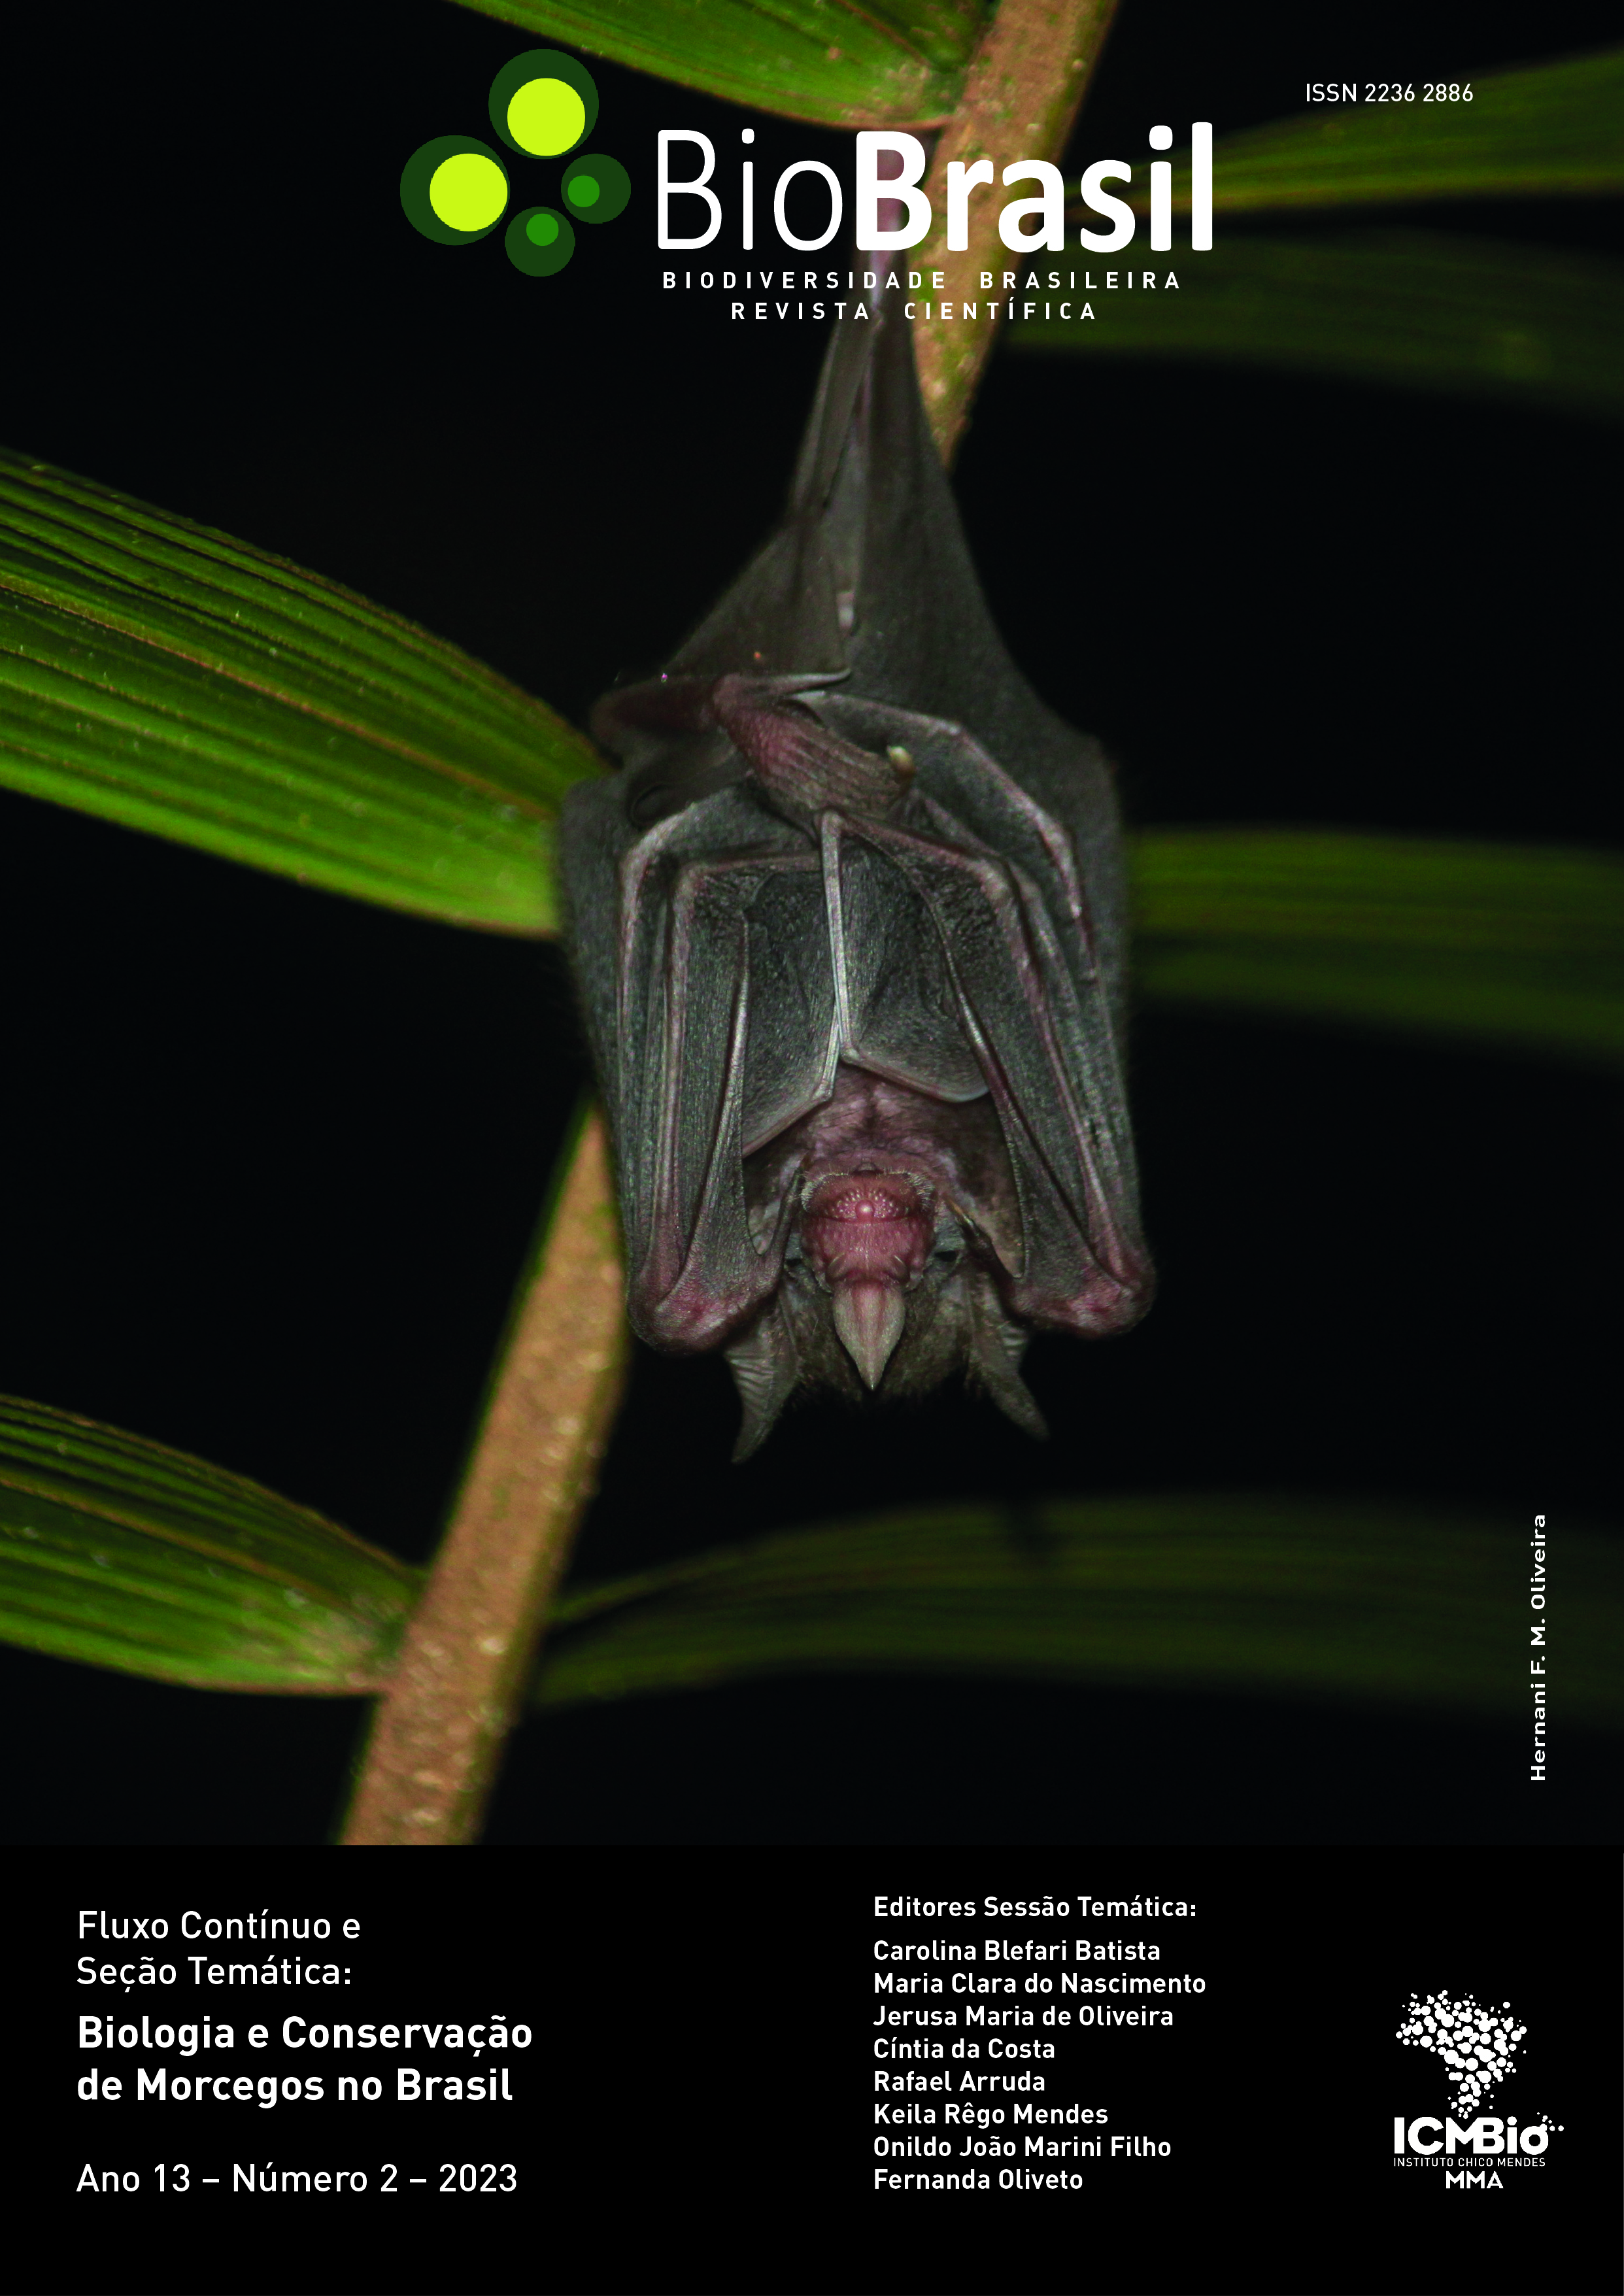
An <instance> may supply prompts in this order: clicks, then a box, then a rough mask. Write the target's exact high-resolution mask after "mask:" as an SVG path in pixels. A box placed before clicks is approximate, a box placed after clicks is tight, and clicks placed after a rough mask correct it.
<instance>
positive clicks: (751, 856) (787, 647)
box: [562, 291, 1153, 1458]
mask: <svg viewBox="0 0 1624 2296" xmlns="http://www.w3.org/2000/svg"><path fill="white" fill-rule="evenodd" d="M859 308H861V307H860V306H859ZM591 722H592V730H593V733H594V735H595V738H596V739H597V741H598V742H600V744H601V745H602V746H603V748H604V749H606V750H608V751H610V752H611V755H613V756H614V757H615V758H618V759H619V764H620V771H619V773H618V774H616V775H611V776H605V777H604V778H603V780H601V781H597V782H593V783H585V784H581V785H578V786H577V787H576V788H575V789H573V790H572V791H570V796H569V798H568V799H567V801H566V804H565V808H564V816H563V824H562V858H563V868H564V880H565V892H566V906H567V912H568V924H567V931H568V933H569V938H570V954H571V959H572V964H573V968H574V972H575V978H576V981H577V985H578V991H579V995H580V1000H581V1004H582V1006H583V1009H584V1012H585V1015H586V1026H587V1032H588V1035H589V1037H590V1039H591V1043H592V1048H593V1054H594V1059H595V1064H596V1069H597V1074H598V1078H599V1082H600V1085H601V1087H602V1090H603V1097H604V1101H605V1103H606V1106H607V1109H608V1112H609V1119H610V1129H611V1137H612V1141H613V1147H614V1156H615V1163H616V1169H617V1176H618V1182H619V1198H620V1209H621V1214H622V1218H623V1220H624V1224H625V1231H626V1243H627V1269H628V1301H627V1306H628V1313H629V1315H630V1318H631V1322H632V1324H633V1327H634V1329H635V1330H636V1332H637V1333H639V1334H640V1335H641V1336H642V1337H643V1338H644V1340H646V1341H649V1343H650V1344H651V1345H652V1346H653V1347H656V1348H660V1349H668V1350H673V1351H677V1352H680V1353H687V1352H690V1351H694V1350H699V1349H710V1348H720V1349H723V1350H724V1351H725V1353H726V1359H727V1362H728V1364H729V1366H730V1367H731V1369H732V1372H733V1375H734V1381H735V1382H736V1384H737V1387H738V1390H739V1395H740V1399H741V1402H742V1406H743V1422H742V1429H741V1432H740V1436H739V1442H738V1447H737V1449H736V1450H735V1453H734V1456H735V1458H745V1457H748V1456H749V1455H750V1452H752V1451H753V1450H754V1449H755V1448H756V1447H757V1446H758V1445H759V1443H760V1442H761V1441H762V1440H763V1439H764V1438H765V1436H766V1435H767V1431H768V1430H769V1429H770V1428H771V1426H772V1424H773V1423H774V1421H775V1418H776V1417H777V1415H778V1413H779V1412H780V1410H781V1409H782V1408H783V1405H784V1404H785V1402H786V1401H787V1400H788V1399H789V1398H790V1397H791V1394H793V1393H794V1392H795V1391H796V1390H798V1389H800V1388H801V1387H807V1388H811V1389H823V1390H834V1391H836V1392H837V1393H842V1394H845V1395H847V1396H849V1397H851V1398H865V1397H866V1396H868V1395H871V1394H874V1395H878V1396H879V1397H881V1398H890V1397H896V1396H904V1395H909V1394H917V1393H920V1392H922V1391H923V1390H927V1389H929V1388H931V1387H933V1386H934V1385H936V1384H937V1383H938V1382H939V1381H941V1380H942V1379H944V1378H945V1377H947V1375H948V1374H951V1373H952V1372H953V1371H954V1370H956V1369H959V1370H962V1371H963V1372H964V1374H966V1375H967V1376H968V1378H969V1379H970V1380H971V1382H972V1384H973V1385H975V1386H978V1387H979V1388H980V1389H981V1390H984V1391H985V1392H986V1393H987V1394H988V1396H989V1397H990V1398H991V1399H992V1400H993V1401H994V1402H995V1403H997V1405H999V1406H1001V1407H1002V1409H1003V1410H1004V1411H1005V1412H1006V1413H1007V1414H1008V1415H1009V1416H1010V1417H1011V1418H1012V1419H1013V1420H1014V1421H1015V1422H1016V1423H1018V1424H1019V1425H1021V1426H1022V1427H1024V1428H1026V1429H1027V1430H1028V1431H1030V1432H1031V1433H1034V1434H1042V1433H1043V1431H1044V1428H1043V1422H1042V1420H1041V1418H1040V1416H1039V1415H1038V1408H1037V1406H1036V1404H1035V1403H1034V1401H1033V1399H1032V1397H1031V1395H1030V1393H1029V1390H1028V1389H1027V1387H1026V1385H1025V1383H1024V1382H1023V1381H1022V1379H1021V1368H1020V1366H1021V1357H1022V1355H1023V1353H1024V1351H1025V1348H1026V1345H1027V1341H1028V1339H1029V1336H1030V1334H1031V1333H1033V1332H1035V1331H1064V1332H1072V1333H1078V1334H1079V1335H1080V1336H1082V1337H1084V1338H1100V1337H1103V1336H1104V1335H1105V1334H1107V1333H1113V1332H1119V1331H1122V1330H1124V1329H1126V1327H1127V1326H1128V1324H1132V1323H1134V1322H1135V1321H1136V1319H1137V1318H1138V1317H1139V1316H1141V1315H1142V1314H1143V1313H1144V1309H1145V1308H1146V1307H1147V1306H1148V1305H1149V1303H1150V1298H1151V1292H1152V1283H1153V1279H1152V1272H1151V1266H1150V1260H1149V1258H1148V1255H1147V1253H1146V1251H1145V1248H1144V1242H1143V1239H1142V1236H1141V1234H1140V1227H1139V1217H1138V1208H1137V1185H1136V1175H1135V1168H1134V1154H1133V1141H1132V1136H1131V1132H1130V1129H1129V1124H1128V1106H1127V1101H1126V1098H1125V1095H1124V1091H1123V1080H1122V1060H1121V1046H1122V1041H1123V998H1124V954H1125V939H1126V928H1125V918H1124V884H1123V862H1122V852H1121V840H1120V828H1119V823H1118V816H1117V809H1116V803H1115V799H1114V795H1113V791H1112V786H1111V775H1110V771H1109V768H1108V767H1107V765H1106V762H1105V758H1104V756H1103V752H1102V750H1101V749H1100V747H1099V745H1098V743H1097V742H1095V741H1093V740H1092V739H1090V738H1088V737H1087V736H1086V735H1083V734H1077V733H1074V732H1072V731H1071V729H1070V727H1069V726H1065V725H1063V724H1062V721H1061V720H1060V719H1059V718H1058V717H1055V716H1054V714H1053V712H1052V711H1050V710H1049V709H1046V707H1045V706H1044V704H1043V703H1042V702H1041V701H1038V697H1037V696H1036V695H1035V694H1034V693H1032V691H1031V689H1030V688H1029V686H1028V685H1027V683H1026V681H1025V679H1024V678H1023V677H1022V676H1021V673H1020V672H1019V670H1018V669H1017V668H1015V666H1014V664H1013V661H1012V660H1010V658H1009V655H1008V654H1007V652H1005V648H1004V645H1003V643H1002V641H1001V640H1000V638H999V637H998V635H997V631H996V630H995V629H994V627H993V625H992V621H991V619H990V616H989V614H988V609H987V606H986V603H985V602H984V600H983V598H982V596H981V592H980V585H979V584H978V582H977V579H976V576H975V571H974V569H973V567H972V564H971V561H970V554H969V551H968V548H967V546H966V545H965V541H964V534H963V531H962V529H961V528H960V525H959V520H958V513H957V511H956V507H955V504H954V501H953V496H952V494H951V491H950V489H949V488H948V484H947V478H946V476H945V474H944V472H943V471H942V468H941V465H940V463H939V459H938V456H937V454H936V450H935V447H934V446H933V444H932V442H931V434H930V430H929V428H928V425H927V423H926V421H925V415H924V410H923V405H922V403H921V400H920V396H919V386H918V382H917V380H916V378H915V366H914V355H913V341H912V335H911V331H910V329H909V326H908V324H907V321H906V317H905V316H904V313H903V310H902V306H901V298H900V295H899V294H898V292H897V291H889V292H888V293H887V294H886V295H885V296H884V297H883V298H882V299H881V300H880V301H878V302H877V303H876V304H875V305H874V310H873V316H861V317H859V316H857V315H856V313H855V312H854V313H853V314H851V315H849V316H846V317H845V318H843V319H842V320H841V322H840V323H839V324H838V325H837V327H836V330H835V333H834V337H833V341H832V343H831V345H830V348H829V352H828V356H827V357H826V359H825V361H824V369H823V373H822V377H821V379H820V381H819V384H818V389H817V395H816V400H815V402H814V406H813V410H812V415H811V420H810V422H809V424H808V430H807V434H806V438H805V440H804V442H803V444H802V447H801V450H800V460H799V464H798V467H797V471H796V474H795V480H794V486H793V489H792V492H791V501H790V506H789V512H788V515H787V516H786V518H785V520H784V522H783V525H782V526H781V527H780V528H779V529H778V531H777V532H776V533H775V534H774V535H773V536H772V537H771V538H770V539H769V540H768V541H767V544H766V545H764V547H763V548H762V549H761V550H760V551H759V553H758V554H757V556H756V557H755V558H754V559H753V560H752V561H751V562H750V565H749V566H748V567H747V568H746V569H745V570H744V572H743V573H742V575H741V576H740V578H739V579H738V580H737V582H735V583H734V586H733V587H732V589H730V590H729V591H728V592H727V594H726V596H725V597H724V598H723V599H722V600H721V602H720V603H719V604H718V605H717V606H716V607H715V608H714V609H713V610H712V611H711V612H710V614H709V616H708V617H707V618H706V619H705V620H704V621H703V622H701V625H700V627H699V628H698V629H697V630H696V631H695V632H694V634H693V636H692V637H691V638H689V639H688V641H687V643H686V644H685V645H684V646H683V647H682V648H681V649H680V650H679V651H678V652H677V654H676V655H675V656H674V658H673V659H672V660H671V662H670V664H669V665H668V668H666V669H665V670H663V671H661V672H660V675H659V676H655V677H652V678H649V679H646V680H644V681H642V682H640V683H637V684H634V685H623V686H620V687H618V688H617V689H615V690H614V691H612V692H611V693H609V694H607V695H605V696H604V698H603V701H600V702H599V703H598V704H597V706H596V708H595V710H594V711H593V714H592V721H591Z"/></svg>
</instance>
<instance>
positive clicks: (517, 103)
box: [490, 48, 598, 160]
mask: <svg viewBox="0 0 1624 2296" xmlns="http://www.w3.org/2000/svg"><path fill="white" fill-rule="evenodd" d="M597 116H598V90H597V83H596V81H595V79H594V78H593V77H592V74H591V73H590V72H589V71H588V70H587V69H586V65H585V64H578V63H577V62H576V61H575V58H574V57H573V56H567V55H565V54H564V53H563V51H562V49H560V48H527V49H526V50H525V52H524V53H523V55H521V56H515V57H514V58H513V61H512V62H511V63H505V64H504V65H503V67H502V69H501V70H500V71H499V72H498V73H497V74H496V78H495V79H493V80H492V82H491V84H490V124H491V126H492V127H494V128H495V129H496V133H497V135H499V136H500V137H501V138H502V141H503V142H504V143H507V144H510V145H511V146H512V147H513V150H514V151H515V152H523V153H524V154H525V155H526V157H527V158H529V159H531V160H556V159H557V158H558V157H559V155H560V153H561V152H572V151H573V150H574V149H575V147H576V145H577V144H578V143H579V142H580V140H581V138H582V136H583V135H591V133H592V130H593V126H594V123H595V121H596V119H597Z"/></svg>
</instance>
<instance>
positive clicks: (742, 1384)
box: [726, 1305, 800, 1466]
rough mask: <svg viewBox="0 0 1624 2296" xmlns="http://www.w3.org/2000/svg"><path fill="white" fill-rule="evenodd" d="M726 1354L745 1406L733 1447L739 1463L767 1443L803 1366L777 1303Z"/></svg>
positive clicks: (736, 1460) (766, 1309) (735, 1457)
mask: <svg viewBox="0 0 1624 2296" xmlns="http://www.w3.org/2000/svg"><path fill="white" fill-rule="evenodd" d="M726 1354H727V1365H728V1369H729V1370H730V1371H731V1372H732V1374H733V1376H734V1386H735V1387H736V1388H737V1389H738V1390H739V1400H740V1402H741V1403H742V1405H743V1406H744V1419H743V1423H742V1425H741V1427H740V1429H739V1439H738V1441H737V1442H736V1443H735V1444H734V1447H733V1458H734V1466H737V1465H738V1464H740V1462H741V1461H742V1460H744V1459H748V1458H749V1457H750V1453H751V1452H752V1451H759V1449H760V1447H761V1446H762V1444H763V1443H765V1442H766V1440H767V1437H768V1435H769V1434H770V1433H771V1432H772V1428H773V1423H774V1421H775V1419H776V1418H777V1416H778V1415H779V1413H780V1412H781V1411H782V1410H783V1406H784V1405H785V1404H786V1403H787V1402H788V1401H789V1398H790V1397H791V1395H792V1394H793V1393H794V1390H795V1384H796V1382H797V1381H798V1380H799V1378H800V1365H799V1364H798V1363H797V1362H796V1360H795V1345H794V1342H793V1341H792V1340H791V1337H790V1334H789V1331H788V1329H787V1327H786V1326H785V1324H784V1320H783V1316H781V1315H780V1314H779V1312H778V1309H777V1307H776V1306H775V1305H771V1306H768V1307H767V1308H765V1309H764V1310H763V1311H762V1313H761V1314H760V1315H759V1316H758V1317H757V1318H756V1320H755V1322H754V1323H753V1324H751V1325H750V1329H749V1331H748V1332H746V1333H745V1334H744V1337H743V1338H742V1340H735V1341H734V1343H733V1345H732V1346H731V1347H730V1348H729V1349H727V1350H726Z"/></svg>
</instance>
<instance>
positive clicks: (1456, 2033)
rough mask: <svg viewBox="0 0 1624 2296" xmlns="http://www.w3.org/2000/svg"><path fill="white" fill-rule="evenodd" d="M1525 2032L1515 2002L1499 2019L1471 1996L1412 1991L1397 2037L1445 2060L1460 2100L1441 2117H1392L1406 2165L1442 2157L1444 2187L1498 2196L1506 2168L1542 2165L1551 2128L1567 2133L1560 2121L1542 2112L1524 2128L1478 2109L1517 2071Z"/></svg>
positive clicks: (1396, 2142)
mask: <svg viewBox="0 0 1624 2296" xmlns="http://www.w3.org/2000/svg"><path fill="white" fill-rule="evenodd" d="M1527 2033H1528V2027H1527V2026H1526V2025H1520V2024H1519V2023H1518V2022H1517V2021H1516V2019H1515V2018H1514V2017H1513V2015H1512V2014H1511V2004H1510V2002H1509V2001H1503V2002H1502V2003H1501V2004H1500V2013H1498V2014H1497V2013H1496V2012H1495V2011H1494V2010H1492V2009H1487V2008H1484V2007H1483V2006H1482V2005H1480V2003H1479V2002H1478V2000H1477V1998H1476V1997H1475V1996H1474V1995H1472V1994H1470V1993H1466V1994H1463V1995H1462V1996H1461V1997H1459V1999H1458V2000H1457V1999H1456V1998H1455V1997H1452V1996H1451V1995H1449V1994H1448V1993H1430V1994H1428V1995H1427V1997H1426V1998H1425V1999H1424V2000H1422V1999H1420V1998H1418V1997H1417V1996H1416V1995H1415V1994H1414V1993H1412V1994H1411V1996H1410V2001H1409V2007H1408V2010H1407V2013H1406V2014H1405V2016H1404V2019H1403V2021H1401V2023H1400V2024H1399V2027H1398V2034H1397V2036H1396V2038H1398V2040H1400V2041H1402V2042H1403V2043H1404V2044H1405V2046H1406V2047H1407V2048H1416V2049H1427V2050H1430V2051H1431V2054H1433V2055H1434V2056H1435V2057H1437V2058H1439V2060H1440V2061H1441V2062H1442V2063H1443V2064H1444V2066H1445V2067H1446V2068H1447V2071H1448V2080H1449V2086H1450V2087H1451V2089H1452V2090H1453V2091H1454V2095H1453V2096H1452V2097H1451V2099H1450V2104H1449V2111H1448V2115H1447V2117H1446V2118H1445V2119H1444V2120H1437V2119H1436V2118H1435V2117H1434V2116H1433V2115H1432V2114H1431V2113H1424V2112H1423V2113H1421V2114H1418V2115H1417V2116H1416V2117H1415V2119H1414V2120H1406V2118H1405V2116H1404V2115H1403V2114H1402V2113H1395V2114H1394V2115H1393V2152H1394V2153H1395V2155H1396V2156H1398V2159H1399V2164H1400V2165H1401V2166H1402V2167H1405V2168H1415V2167H1418V2166H1421V2165H1423V2163H1425V2162H1429V2161H1434V2160H1437V2159H1439V2157H1440V2156H1441V2158H1442V2159H1443V2160H1444V2161H1445V2163H1446V2164H1447V2173H1446V2175H1445V2177H1444V2182H1445V2185H1456V2186H1460V2187H1463V2188H1475V2189H1480V2190H1488V2189H1493V2190H1496V2191H1498V2190H1501V2189H1503V2183H1502V2179H1501V2177H1500V2174H1499V2171H1500V2169H1503V2168H1518V2169H1525V2168H1532V2167H1535V2166H1540V2167H1543V2165H1544V2154H1545V2151H1546V2146H1547V2145H1548V2144H1550V2141H1551V2136H1552V2133H1553V2130H1555V2131H1556V2132H1557V2133H1560V2131H1561V2128H1562V2123H1561V2122H1560V2121H1558V2122H1553V2121H1552V2120H1551V2119H1550V2116H1549V2115H1548V2114H1546V2113H1541V2115H1540V2116H1539V2118H1538V2120H1525V2121H1524V2122H1523V2123H1522V2124H1521V2127H1519V2125H1518V2123H1517V2122H1516V2121H1515V2120H1513V2119H1510V2118H1507V2119H1505V2120H1499V2119H1497V2118H1496V2117H1495V2116H1494V2115H1492V2114H1489V2113H1482V2112H1479V2111H1478V2107H1479V2106H1480V2105H1483V2104H1488V2103H1490V2102H1491V2101H1492V2099H1493V2096H1494V2092H1495V2090H1496V2089H1497V2087H1498V2086H1499V2084H1500V2083H1501V2082H1502V2081H1503V2080H1505V2079H1506V2078H1507V2077H1508V2075H1510V2074H1511V2073H1512V2072H1513V2071H1515V2069H1516V2055H1517V2050H1518V2048H1519V2046H1521V2043H1522V2041H1523V2040H1524V2038H1526V2036H1527ZM1457 2115H1458V2116H1459V2117H1458V2118H1457ZM1462 2152H1467V2153H1472V2155H1473V2156H1475V2158H1476V2159H1478V2160H1483V2159H1485V2158H1487V2157H1489V2156H1493V2158H1492V2159H1491V2161H1490V2165H1489V2167H1487V2168H1471V2169H1468V2168H1466V2167H1464V2166H1462V2167H1460V2168H1456V2167H1454V2166H1452V2165H1448V2164H1449V2163H1452V2162H1453V2161H1454V2160H1455V2159H1456V2156H1457V2154H1459V2153H1462Z"/></svg>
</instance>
